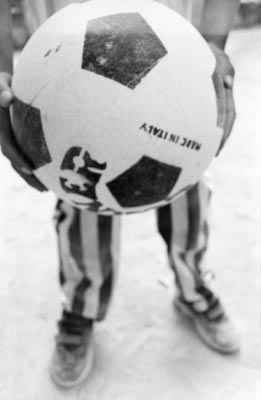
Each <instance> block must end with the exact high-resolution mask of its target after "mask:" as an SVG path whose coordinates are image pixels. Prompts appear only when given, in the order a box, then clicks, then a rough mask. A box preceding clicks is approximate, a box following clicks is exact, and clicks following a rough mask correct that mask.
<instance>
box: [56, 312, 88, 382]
mask: <svg viewBox="0 0 261 400" xmlns="http://www.w3.org/2000/svg"><path fill="white" fill-rule="evenodd" d="M92 333H93V321H92V320H89V319H86V318H83V317H81V316H78V315H75V314H72V313H68V312H66V311H64V312H63V314H62V319H61V320H60V321H59V322H58V334H57V336H56V345H55V350H54V355H53V358H52V363H51V378H52V380H53V381H54V382H55V383H56V384H57V385H58V386H61V387H63V388H71V387H74V386H77V385H79V384H80V383H82V382H83V381H84V380H85V379H86V378H87V376H88V375H89V372H90V370H91V366H92V358H93V355H92Z"/></svg>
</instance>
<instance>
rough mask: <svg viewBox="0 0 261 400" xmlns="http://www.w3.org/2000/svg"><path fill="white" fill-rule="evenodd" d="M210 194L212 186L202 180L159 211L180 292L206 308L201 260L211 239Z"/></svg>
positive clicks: (162, 230) (158, 218) (160, 228)
mask: <svg viewBox="0 0 261 400" xmlns="http://www.w3.org/2000/svg"><path fill="white" fill-rule="evenodd" d="M210 196H211V193H210V190H209V189H208V188H207V186H206V185H205V184H204V182H200V183H199V184H197V185H196V186H194V187H193V188H192V189H190V190H189V191H188V192H187V193H186V194H184V195H182V196H181V197H179V198H178V199H177V200H176V201H174V202H173V203H172V204H170V205H168V206H165V207H162V208H160V209H158V212H157V221H158V229H159V232H160V233H161V235H162V237H163V239H164V240H165V242H166V245H167V248H168V255H169V260H170V266H171V268H172V269H173V271H174V273H175V278H176V283H177V287H178V290H179V292H180V295H181V297H182V298H184V299H185V300H186V301H190V302H194V303H196V304H197V306H198V307H199V308H200V309H201V310H202V311H203V310H204V309H206V308H207V303H206V300H205V297H204V295H203V294H202V287H203V286H204V282H203V275H202V271H201V263H202V260H203V256H204V254H205V251H206V249H207V242H208V223H207V215H208V205H209V199H210Z"/></svg>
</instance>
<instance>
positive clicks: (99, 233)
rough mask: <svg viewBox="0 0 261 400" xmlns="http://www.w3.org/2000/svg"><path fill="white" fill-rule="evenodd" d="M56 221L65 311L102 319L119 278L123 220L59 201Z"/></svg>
mask: <svg viewBox="0 0 261 400" xmlns="http://www.w3.org/2000/svg"><path fill="white" fill-rule="evenodd" d="M55 220H56V231H57V235H58V246H59V261H60V282H61V286H62V290H63V293H64V295H65V305H64V306H65V309H66V310H67V311H69V312H73V313H76V314H78V315H82V316H84V317H86V318H90V319H94V320H102V319H103V318H104V317H105V315H106V313H107V310H108V306H109V304H110V300H111V295H112V292H113V286H114V281H115V278H116V275H117V269H118V259H119V245H120V217H119V216H102V215H99V214H96V213H94V212H90V211H86V210H80V209H76V208H74V207H72V206H70V205H69V204H67V203H65V202H63V201H61V200H59V201H58V203H57V206H56V218H55Z"/></svg>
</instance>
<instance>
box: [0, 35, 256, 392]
mask: <svg viewBox="0 0 261 400" xmlns="http://www.w3.org/2000/svg"><path fill="white" fill-rule="evenodd" d="M260 39H261V28H252V29H250V30H237V31H234V32H233V33H232V35H231V38H230V41H229V44H228V52H229V54H230V56H231V58H232V60H233V63H234V65H235V69H236V72H237V74H236V84H235V97H236V105H237V114H238V118H237V122H236V124H235V127H234V131H233V135H232V137H231V139H230V140H229V142H228V144H227V147H226V149H225V150H224V151H223V153H222V154H221V156H220V157H219V159H218V160H217V161H216V162H215V163H214V164H213V165H212V167H211V169H210V171H209V176H210V178H211V182H212V186H213V189H214V196H213V203H212V214H211V228H212V229H211V238H210V246H209V252H208V256H207V259H206V268H207V269H211V270H212V271H213V272H214V273H215V275H216V279H215V282H214V283H213V285H214V287H215V290H216V291H217V292H218V293H219V294H220V296H221V297H222V299H223V302H224V303H225V304H226V308H227V310H228V312H229V313H230V315H231V316H232V317H233V319H234V321H235V324H236V326H237V327H238V331H239V333H240V336H241V341H242V350H241V353H240V354H239V355H237V356H232V357H231V356H221V355H219V354H217V353H215V352H212V351H211V350H209V349H208V348H206V347H205V346H204V345H203V344H202V343H201V342H200V340H199V339H198V338H197V337H196V335H195V333H194V331H193V329H192V327H191V325H190V324H189V323H188V322H187V321H184V320H183V319H182V318H181V317H180V316H179V315H177V314H176V312H174V310H173V308H172V299H173V295H174V290H175V289H174V285H173V277H172V274H171V272H170V270H169V269H168V265H167V259H166V252H165V248H164V245H163V243H162V241H161V239H160V238H159V236H158V235H157V233H156V228H155V216H154V213H153V212H148V213H146V214H144V215H143V216H141V215H138V216H130V217H126V218H124V221H123V235H122V253H121V271H120V274H119V282H118V286H117V289H116V292H115V297H114V301H113V304H112V308H111V312H110V314H109V316H108V318H107V320H106V321H105V322H103V323H101V324H99V325H97V327H96V335H95V343H94V346H95V360H94V368H93V371H92V373H91V376H90V377H89V380H88V382H86V384H84V385H82V386H81V387H80V388H78V389H75V390H69V391H62V390H60V389H57V388H56V387H55V386H54V385H53V384H52V383H51V382H50V380H49V375H48V366H49V360H50V357H51V354H52V349H53V337H54V335H55V331H56V325H55V322H56V320H57V318H58V317H59V313H60V291H59V286H58V279H57V275H58V268H57V265H58V262H57V252H56V238H55V235H54V231H53V226H52V223H51V218H52V213H53V205H54V202H55V199H54V197H53V195H52V194H45V195H42V194H40V193H37V192H35V191H34V190H33V189H31V188H29V187H27V186H26V184H24V183H23V181H22V180H21V179H20V178H19V177H18V176H16V174H15V173H14V172H13V171H12V169H11V168H10V166H9V163H8V162H7V161H6V160H5V159H3V157H0V170H1V185H0V196H1V197H0V199H1V200H0V201H1V204H0V205H1V207H0V221H1V230H2V232H1V241H0V257H1V259H0V262H1V270H0V315H1V329H0V354H1V362H0V377H1V378H0V400H46V399H48V400H49V399H50V400H54V399H55V400H56V399H57V400H61V399H70V400H76V399H79V400H87V399H88V400H96V399H97V400H141V399H142V400H158V399H162V400H170V399H171V400H173V399H176V400H221V399H226V400H246V399H250V400H258V399H260V398H261V397H260V396H261V342H260V337H261V335H260V334H261V329H260V328H261V321H260V308H261V307H260V305H261V303H260V289H261V288H260V252H259V242H260V213H259V203H260V198H259V192H260V183H259V182H260V172H259V171H260V166H261V159H260V155H259V153H260V150H259V149H260V146H261V135H260V126H261V111H260V104H261V74H260V61H261V40H260Z"/></svg>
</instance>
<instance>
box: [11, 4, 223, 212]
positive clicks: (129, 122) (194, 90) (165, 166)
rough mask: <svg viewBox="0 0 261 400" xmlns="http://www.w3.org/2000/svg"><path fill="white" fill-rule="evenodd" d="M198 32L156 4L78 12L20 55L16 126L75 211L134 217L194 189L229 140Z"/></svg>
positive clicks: (45, 28)
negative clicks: (220, 121) (220, 119)
mask: <svg viewBox="0 0 261 400" xmlns="http://www.w3.org/2000/svg"><path fill="white" fill-rule="evenodd" d="M214 69H215V57H214V55H213V54H212V52H211V50H210V49H209V47H208V45H207V43H206V42H205V41H204V40H203V38H202V37H201V36H200V34H199V33H198V32H197V31H196V29H194V28H193V27H192V25H191V24H190V23H189V22H187V21H186V20H185V19H184V18H182V17H181V16H179V15H178V14H177V13H175V12H174V11H172V10H170V9H169V8H167V7H165V6H163V5H160V4H158V3H156V2H154V1H151V0H124V1H123V0H96V1H90V2H86V3H83V4H73V5H70V6H68V7H66V8H64V9H62V10H61V11H59V12H58V13H56V14H55V15H53V16H52V17H51V18H50V19H49V20H47V21H46V22H45V23H44V24H43V25H42V26H41V27H40V28H39V29H38V30H37V31H36V33H35V34H34V35H33V36H32V38H31V39H30V41H29V42H28V44H27V45H26V47H25V48H24V50H23V52H22V54H21V56H20V58H19V60H18V64H17V67H16V71H15V74H14V78H13V82H12V85H13V91H14V94H15V102H14V105H13V108H12V123H13V128H14V131H15V135H16V137H17V140H18V142H19V144H20V146H21V148H22V150H23V151H24V153H25V154H26V155H27V157H28V158H29V159H30V160H31V162H32V164H33V165H34V168H35V170H34V173H35V175H36V176H37V178H38V179H39V180H40V181H41V182H42V183H43V184H44V185H45V186H46V187H47V188H49V189H50V190H52V191H54V192H55V193H56V194H57V196H58V197H59V198H61V199H64V200H65V201H66V202H69V203H70V204H72V205H73V206H75V207H79V208H83V209H90V210H94V211H97V212H100V213H104V214H106V213H129V212H139V211H145V210H147V209H149V208H152V207H158V206H161V205H165V204H167V203H168V202H170V201H172V200H173V198H174V197H175V196H177V195H178V194H180V193H182V192H183V191H184V190H186V189H187V188H189V187H191V185H194V184H195V183H196V182H197V181H198V180H199V179H200V177H201V176H202V174H203V172H204V171H205V170H206V168H207V167H208V165H209V163H210V162H211V160H212V158H213V157H214V156H215V154H216V152H217V149H218V147H219V145H220V141H221V138H222V129H220V128H219V127H218V126H217V119H218V116H217V100H216V94H215V89H214V85H213V79H212V75H213V72H214Z"/></svg>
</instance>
